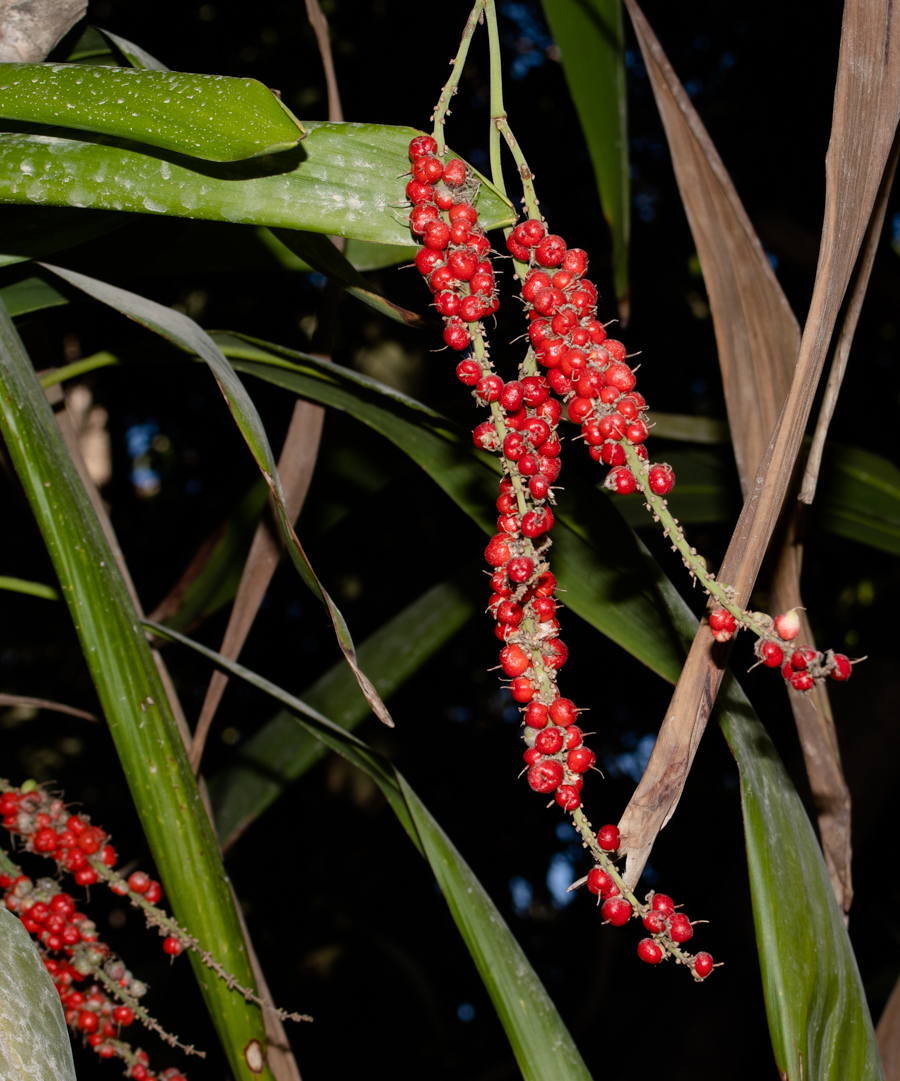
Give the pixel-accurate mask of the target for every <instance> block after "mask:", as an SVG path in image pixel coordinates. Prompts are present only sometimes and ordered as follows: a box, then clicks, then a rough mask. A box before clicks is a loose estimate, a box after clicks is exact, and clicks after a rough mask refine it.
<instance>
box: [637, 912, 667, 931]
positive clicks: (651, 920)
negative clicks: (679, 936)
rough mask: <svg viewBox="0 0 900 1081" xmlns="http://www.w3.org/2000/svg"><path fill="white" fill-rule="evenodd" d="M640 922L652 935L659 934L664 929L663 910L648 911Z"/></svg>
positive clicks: (664, 918)
mask: <svg viewBox="0 0 900 1081" xmlns="http://www.w3.org/2000/svg"><path fill="white" fill-rule="evenodd" d="M642 922H643V924H644V927H645V928H646V929H647V930H648V931H649V932H650V933H651V934H654V935H661V934H662V933H663V932H664V931H665V929H666V917H665V913H663V912H652V911H651V912H648V913H647V915H646V916H644V919H643V921H642Z"/></svg>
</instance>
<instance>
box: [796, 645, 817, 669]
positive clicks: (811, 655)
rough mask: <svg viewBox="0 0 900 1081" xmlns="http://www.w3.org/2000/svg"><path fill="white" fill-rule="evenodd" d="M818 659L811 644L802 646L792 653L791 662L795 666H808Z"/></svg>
mask: <svg viewBox="0 0 900 1081" xmlns="http://www.w3.org/2000/svg"><path fill="white" fill-rule="evenodd" d="M815 659H816V651H815V650H814V649H812V648H811V647H810V646H801V647H800V648H799V649H795V650H794V652H793V653H792V654H791V664H792V665H793V666H794V668H797V669H802V668H807V667H808V666H809V665H810V664H812V662H813V661H814V660H815Z"/></svg>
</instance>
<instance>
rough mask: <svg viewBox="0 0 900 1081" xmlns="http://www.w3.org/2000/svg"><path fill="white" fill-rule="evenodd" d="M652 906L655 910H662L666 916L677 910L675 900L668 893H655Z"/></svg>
mask: <svg viewBox="0 0 900 1081" xmlns="http://www.w3.org/2000/svg"><path fill="white" fill-rule="evenodd" d="M650 908H651V909H652V910H653V911H654V912H662V913H663V915H664V916H671V915H672V913H673V912H674V911H675V902H674V901H673V900H672V898H671V897H670V896H669V895H668V894H667V893H655V894H654V895H653V900H652V901H651V902H650Z"/></svg>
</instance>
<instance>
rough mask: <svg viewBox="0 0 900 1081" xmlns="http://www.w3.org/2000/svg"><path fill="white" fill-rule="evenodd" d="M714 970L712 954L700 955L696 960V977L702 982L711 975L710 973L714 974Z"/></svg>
mask: <svg viewBox="0 0 900 1081" xmlns="http://www.w3.org/2000/svg"><path fill="white" fill-rule="evenodd" d="M712 970H713V959H712V954H709V953H698V954H697V956H696V957H695V958H694V975H695V976H699V977H700V979H701V980H704V979H706V977H707V976H708V975H709V974H710V972H712Z"/></svg>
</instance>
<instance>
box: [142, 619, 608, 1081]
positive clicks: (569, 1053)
mask: <svg viewBox="0 0 900 1081" xmlns="http://www.w3.org/2000/svg"><path fill="white" fill-rule="evenodd" d="M146 625H147V626H148V627H150V628H151V629H152V630H153V631H154V632H159V633H160V634H162V635H163V636H164V637H168V638H171V639H173V640H174V641H176V642H180V643H181V644H183V645H186V646H189V647H190V648H191V649H193V650H195V651H196V652H198V653H200V654H201V655H202V656H204V657H207V658H209V659H210V660H212V661H213V662H214V663H216V664H217V665H219V667H220V668H222V669H223V670H224V671H225V672H227V673H228V674H229V675H232V676H237V677H238V678H239V679H243V680H246V682H248V683H250V684H252V685H253V686H254V687H257V688H258V689H259V690H262V691H264V692H265V693H266V694H269V695H271V696H272V697H273V698H275V699H276V700H277V701H279V702H281V703H282V704H283V705H285V706H286V707H287V708H288V709H289V710H291V711H293V713H294V714H295V715H296V717H297V720H298V721H299V723H300V724H302V725H303V726H304V727H305V728H306V729H308V731H309V732H310V733H311V734H313V735H314V736H315V737H316V739H319V740H321V741H322V742H323V743H324V744H325V745H326V746H327V747H328V748H329V749H330V750H334V751H336V752H337V753H338V754H340V755H342V756H343V757H344V758H346V759H347V760H348V761H349V762H352V763H353V764H354V765H356V766H358V767H359V768H360V769H362V770H364V771H365V772H366V773H367V774H368V775H369V776H370V777H371V778H372V779H373V780H374V781H375V783H376V784H377V785H378V787H379V788H380V789H381V791H382V792H383V793H384V795H385V798H386V799H387V800H388V802H389V803H390V805H391V807H392V808H393V810H394V812H395V813H396V814H397V817H398V818H399V819H400V822H401V823H402V825H403V827H404V829H405V830H406V832H407V833H408V834H409V837H410V839H411V840H412V841H413V843H414V844H415V845H416V847H417V848H418V850H419V851H420V852H421V853H422V855H423V856H424V857H425V858H426V859H427V860H428V862H429V864H430V865H431V869H432V871H433V872H434V876H435V878H436V879H437V881H438V885H439V886H440V887H441V892H442V894H443V896H444V898H445V899H446V901H447V905H448V907H449V908H450V913H451V915H452V916H453V919H454V921H455V923H456V926H457V929H458V930H459V933H460V935H461V936H462V939H463V941H464V942H465V944H466V947H467V949H468V950H469V953H470V954H471V955H472V960H473V961H474V962H475V966H476V968H477V969H478V973H479V975H480V976H481V979H482V980H483V982H484V985H485V988H486V989H487V992H488V994H489V995H490V996H491V1001H492V1002H493V1004H494V1008H495V1009H496V1011H497V1015H498V1017H499V1018H500V1022H501V1024H502V1025H503V1028H504V1031H505V1032H506V1036H507V1038H508V1040H509V1042H510V1045H511V1046H512V1050H513V1053H514V1054H515V1056H516V1061H517V1062H518V1064H519V1069H520V1070H521V1071H522V1076H523V1078H525V1079H526V1081H590V1074H589V1073H588V1071H587V1067H586V1066H585V1064H584V1061H583V1060H582V1058H581V1055H580V1054H579V1053H578V1049H577V1047H576V1046H575V1044H574V1042H573V1040H572V1037H571V1035H570V1034H569V1031H568V1029H567V1028H566V1026H565V1024H564V1023H563V1020H562V1018H561V1017H560V1016H559V1013H558V1012H557V1010H556V1007H555V1006H554V1005H553V1001H552V999H551V998H550V996H549V995H548V994H547V991H546V989H545V988H544V986H543V984H542V983H541V982H540V980H539V979H538V976H537V973H536V972H535V971H534V969H533V968H532V967H531V965H530V963H529V961H528V958H527V957H526V956H525V954H524V952H523V951H522V948H521V946H519V944H518V942H516V940H515V938H514V937H513V934H512V932H511V931H510V929H509V927H508V926H507V925H506V921H505V920H504V919H503V917H502V916H501V914H500V912H499V911H498V909H497V907H496V905H495V904H494V903H493V901H492V900H491V899H490V897H489V896H488V894H487V892H486V890H485V889H484V887H483V886H482V885H481V883H480V882H479V881H478V879H477V877H476V876H475V874H474V872H473V871H472V869H471V868H470V867H469V866H468V864H467V863H466V862H465V860H464V859H463V858H462V856H461V855H460V853H459V852H458V851H457V849H456V848H454V846H453V843H452V842H451V841H450V839H449V837H447V835H446V833H444V831H443V830H442V829H441V827H440V826H439V825H438V823H437V822H436V821H435V819H434V818H433V817H432V816H431V814H430V812H429V811H428V809H427V808H426V807H425V805H424V804H423V803H422V801H421V800H420V799H419V797H418V796H417V795H416V793H415V792H414V791H413V790H412V788H411V787H410V786H409V784H408V783H407V782H406V779H405V778H404V777H403V775H402V774H401V773H400V772H399V771H398V770H396V769H394V767H393V766H392V765H391V763H390V762H389V761H388V760H387V759H386V758H384V757H383V756H382V755H379V754H377V753H376V752H375V751H372V750H371V749H370V748H369V747H367V746H366V744H364V743H363V742H362V741H361V740H359V739H357V738H356V737H355V736H352V735H350V734H349V733H348V732H345V731H344V730H343V729H342V728H340V727H338V726H337V725H336V724H334V723H333V722H332V721H331V720H330V719H329V718H327V717H325V716H323V715H322V714H320V713H319V712H318V711H316V710H314V709H312V708H311V707H310V706H309V704H308V703H307V702H305V701H301V700H300V699H298V698H294V697H293V696H292V695H289V694H288V693H287V692H286V691H283V690H282V689H281V688H280V687H276V686H275V685H274V684H272V683H270V682H269V681H268V680H266V679H263V678H262V677H261V676H258V675H257V674H256V673H255V672H251V671H250V670H249V669H247V668H244V667H243V666H242V665H239V664H234V663H232V662H229V661H226V660H225V658H224V657H222V656H220V655H219V654H216V653H213V651H212V650H209V649H205V648H204V647H203V646H200V645H198V644H197V643H196V642H192V641H191V640H190V639H188V638H184V637H183V636H182V635H180V634H176V633H174V632H171V631H167V630H166V629H165V628H163V627H158V626H157V625H155V624H150V623H148V624H146Z"/></svg>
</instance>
